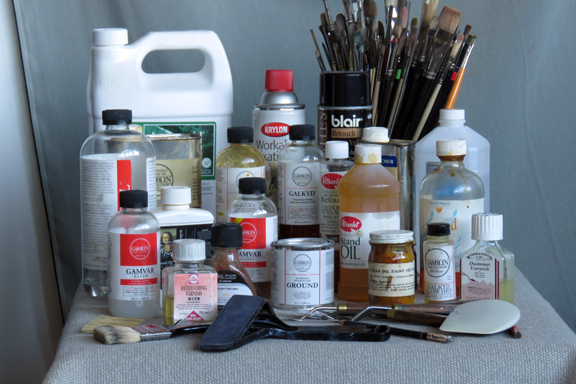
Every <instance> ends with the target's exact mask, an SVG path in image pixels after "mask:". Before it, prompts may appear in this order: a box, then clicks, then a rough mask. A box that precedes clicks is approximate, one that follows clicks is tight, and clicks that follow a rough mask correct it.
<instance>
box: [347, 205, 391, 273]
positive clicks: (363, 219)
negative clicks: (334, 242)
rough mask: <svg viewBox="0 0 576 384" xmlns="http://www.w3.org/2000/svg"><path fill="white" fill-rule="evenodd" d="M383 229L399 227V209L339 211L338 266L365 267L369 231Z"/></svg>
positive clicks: (368, 246)
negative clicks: (339, 245)
mask: <svg viewBox="0 0 576 384" xmlns="http://www.w3.org/2000/svg"><path fill="white" fill-rule="evenodd" d="M384 229H400V211H392V212H370V213H351V212H340V244H341V247H340V266H341V267H342V268H348V269H367V268H368V255H369V254H370V248H371V246H370V232H374V231H380V230H384Z"/></svg>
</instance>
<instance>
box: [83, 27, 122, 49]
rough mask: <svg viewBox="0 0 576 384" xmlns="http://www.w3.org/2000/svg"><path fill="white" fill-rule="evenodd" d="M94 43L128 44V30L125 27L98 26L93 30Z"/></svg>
mask: <svg viewBox="0 0 576 384" xmlns="http://www.w3.org/2000/svg"><path fill="white" fill-rule="evenodd" d="M92 44H93V45H126V44H128V30H127V29H125V28H98V29H94V30H93V31H92Z"/></svg>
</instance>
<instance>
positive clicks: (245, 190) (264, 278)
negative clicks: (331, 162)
mask: <svg viewBox="0 0 576 384" xmlns="http://www.w3.org/2000/svg"><path fill="white" fill-rule="evenodd" d="M239 187H240V193H241V194H242V196H241V197H240V198H239V199H237V200H235V201H234V202H233V203H232V206H231V207H230V213H229V217H230V221H231V222H233V223H237V224H240V225H241V226H242V242H243V244H242V248H241V249H240V251H239V252H238V256H239V258H240V261H241V262H242V265H243V266H244V268H246V270H247V271H248V275H249V276H250V279H251V280H252V282H253V283H254V286H255V287H256V292H257V294H258V296H260V297H264V298H267V299H268V298H270V294H271V291H270V290H271V288H272V285H271V267H270V258H271V253H272V246H271V245H270V244H271V243H272V242H273V241H276V240H278V213H277V211H276V207H275V206H274V203H273V202H272V200H270V199H269V198H267V197H266V196H265V193H266V179H264V178H262V177H245V178H242V179H240V186H239Z"/></svg>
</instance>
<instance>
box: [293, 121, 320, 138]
mask: <svg viewBox="0 0 576 384" xmlns="http://www.w3.org/2000/svg"><path fill="white" fill-rule="evenodd" d="M288 135H289V137H290V140H314V139H315V138H316V127H315V126H313V125H312V124H295V125H291V126H290V130H289V134H288Z"/></svg>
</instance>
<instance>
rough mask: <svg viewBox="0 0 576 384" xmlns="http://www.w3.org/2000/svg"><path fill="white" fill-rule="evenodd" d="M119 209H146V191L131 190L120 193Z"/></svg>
mask: <svg viewBox="0 0 576 384" xmlns="http://www.w3.org/2000/svg"><path fill="white" fill-rule="evenodd" d="M120 207H121V208H147V207H148V191H142V190H139V189H133V190H129V191H120Z"/></svg>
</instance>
